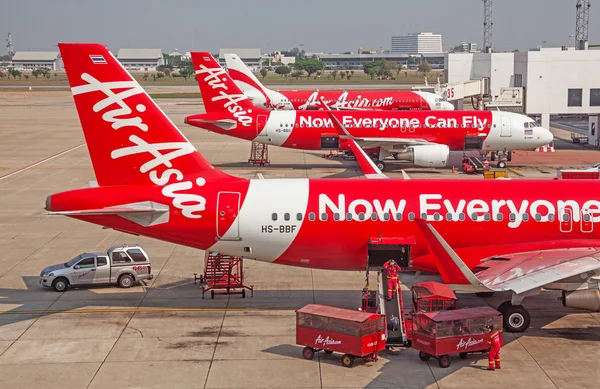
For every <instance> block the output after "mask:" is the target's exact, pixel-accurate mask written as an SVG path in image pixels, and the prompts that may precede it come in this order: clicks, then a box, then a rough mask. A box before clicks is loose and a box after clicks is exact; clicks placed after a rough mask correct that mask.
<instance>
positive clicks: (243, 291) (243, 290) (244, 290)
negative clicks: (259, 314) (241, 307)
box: [242, 289, 246, 299]
mask: <svg viewBox="0 0 600 389" xmlns="http://www.w3.org/2000/svg"><path fill="white" fill-rule="evenodd" d="M242 298H243V299H245V298H246V289H242Z"/></svg>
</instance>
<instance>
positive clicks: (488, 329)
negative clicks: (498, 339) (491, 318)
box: [485, 324, 494, 332]
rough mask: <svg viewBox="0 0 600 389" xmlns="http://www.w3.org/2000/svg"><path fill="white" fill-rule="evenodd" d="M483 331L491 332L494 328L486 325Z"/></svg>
mask: <svg viewBox="0 0 600 389" xmlns="http://www.w3.org/2000/svg"><path fill="white" fill-rule="evenodd" d="M485 329H486V330H487V331H488V332H492V331H493V330H494V326H493V325H492V324H490V325H487V326H485Z"/></svg>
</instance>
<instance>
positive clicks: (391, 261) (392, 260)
mask: <svg viewBox="0 0 600 389" xmlns="http://www.w3.org/2000/svg"><path fill="white" fill-rule="evenodd" d="M388 262H389V263H396V261H394V258H390V260H389V261H388Z"/></svg>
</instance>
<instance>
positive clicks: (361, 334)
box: [296, 304, 385, 367]
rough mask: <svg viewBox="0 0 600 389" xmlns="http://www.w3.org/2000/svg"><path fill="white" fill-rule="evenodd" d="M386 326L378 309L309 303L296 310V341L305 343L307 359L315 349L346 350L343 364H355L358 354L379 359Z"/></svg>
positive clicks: (312, 355) (312, 354) (350, 365)
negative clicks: (354, 309) (376, 311)
mask: <svg viewBox="0 0 600 389" xmlns="http://www.w3.org/2000/svg"><path fill="white" fill-rule="evenodd" d="M384 326H385V318H384V317H383V316H382V315H380V314H377V313H368V312H360V311H352V310H349V309H342V308H335V307H329V306H325V305H319V304H309V305H306V306H305V307H303V308H300V309H299V310H297V311H296V343H297V344H299V345H301V346H305V347H304V349H303V350H302V356H303V357H304V358H305V359H313V357H314V356H315V352H316V351H321V350H323V351H325V353H326V354H332V353H334V352H338V353H343V354H344V355H343V356H342V365H344V366H345V367H352V365H354V359H355V358H363V359H366V360H369V361H376V360H377V355H378V354H379V352H380V351H381V350H384V349H385V327H384Z"/></svg>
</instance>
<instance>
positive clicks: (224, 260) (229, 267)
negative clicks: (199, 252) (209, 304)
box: [202, 251, 254, 299]
mask: <svg viewBox="0 0 600 389" xmlns="http://www.w3.org/2000/svg"><path fill="white" fill-rule="evenodd" d="M204 280H205V282H206V286H203V287H202V298H204V293H206V292H208V291H209V290H210V298H212V299H214V298H215V295H217V294H241V295H242V298H245V297H246V289H247V290H249V291H250V293H251V295H252V296H254V286H247V285H245V284H244V263H243V258H242V257H233V256H231V255H223V254H219V253H209V252H208V251H207V252H206V254H205V256H204ZM239 289H241V290H239Z"/></svg>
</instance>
